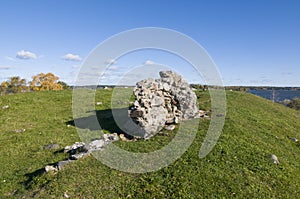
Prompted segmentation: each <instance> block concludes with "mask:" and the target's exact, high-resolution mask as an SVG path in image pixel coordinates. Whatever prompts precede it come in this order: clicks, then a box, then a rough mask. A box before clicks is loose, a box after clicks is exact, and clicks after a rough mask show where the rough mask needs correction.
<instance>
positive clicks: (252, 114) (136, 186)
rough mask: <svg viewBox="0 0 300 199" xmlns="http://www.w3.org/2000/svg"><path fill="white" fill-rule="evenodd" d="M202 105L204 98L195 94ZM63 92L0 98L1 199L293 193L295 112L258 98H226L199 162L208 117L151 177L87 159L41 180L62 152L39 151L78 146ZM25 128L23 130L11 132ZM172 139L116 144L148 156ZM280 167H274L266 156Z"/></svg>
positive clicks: (299, 121)
mask: <svg viewBox="0 0 300 199" xmlns="http://www.w3.org/2000/svg"><path fill="white" fill-rule="evenodd" d="M110 94H111V91H109V90H101V93H100V91H99V92H98V94H97V96H96V98H97V99H96V100H97V101H102V102H104V103H103V105H101V106H98V109H107V108H109V100H108V99H109V97H110ZM199 95H200V99H199V103H200V106H201V107H202V108H209V95H208V94H207V93H200V94H199ZM71 97H72V93H71V92H70V91H60V92H40V93H24V94H18V95H11V96H4V97H1V98H0V106H1V107H2V106H4V105H9V106H10V108H9V109H0V154H1V158H0V198H5V197H17V198H19V197H21V196H24V197H25V198H32V197H35V198H51V197H53V198H62V197H63V193H65V192H67V193H68V195H70V196H71V197H72V198H73V197H75V198H79V197H84V198H93V197H94V198H96V197H97V198H118V197H120V198H126V197H127V198H206V197H210V198H211V197H216V198H223V197H224V198H230V197H234V196H235V197H238V198H253V197H255V198H257V197H260V198H262V197H263V198H270V197H274V198H297V197H298V196H299V194H300V191H299V190H300V185H299V182H300V164H299V162H300V156H299V150H300V147H299V146H298V145H297V144H296V143H295V142H292V141H291V140H289V139H288V136H291V137H297V138H298V139H299V138H300V132H299V129H300V112H299V111H295V110H292V109H289V108H286V107H284V106H282V105H279V104H273V103H272V102H271V101H268V100H264V99H262V98H260V97H257V96H254V95H250V94H246V93H240V92H228V93H227V103H228V104H227V106H228V107H227V108H228V109H227V110H228V113H227V116H226V123H225V127H224V129H223V132H222V135H221V137H220V139H219V141H218V143H217V145H216V146H215V148H214V150H213V151H212V152H211V153H210V154H209V155H208V156H207V157H205V158H204V159H199V158H198V152H199V148H200V146H201V143H202V141H203V139H204V137H205V134H206V130H207V128H208V125H209V120H205V119H202V120H201V126H200V128H199V131H198V134H197V137H196V139H195V140H194V142H193V144H192V145H191V147H190V148H189V150H188V151H187V152H186V153H185V154H184V155H183V156H182V157H181V158H180V159H178V160H177V161H176V162H174V163H173V164H171V165H169V166H168V167H166V168H163V169H161V170H159V171H157V172H151V173H145V174H129V173H123V172H120V171H117V170H113V169H110V168H108V167H107V166H105V165H103V164H102V163H101V162H99V161H97V160H96V159H94V158H93V157H87V158H85V159H83V160H79V161H77V162H76V163H73V164H71V165H68V166H67V167H66V168H65V169H64V170H63V171H61V172H59V173H58V174H51V173H49V174H46V175H41V172H40V171H39V169H40V168H42V167H44V166H45V165H47V164H49V163H54V162H57V161H59V160H62V159H64V158H65V157H66V156H65V154H63V153H55V151H51V150H44V149H43V146H44V145H46V144H49V143H58V144H60V146H61V147H64V146H65V145H68V144H72V143H73V142H75V141H79V138H78V135H77V132H76V129H75V128H74V127H69V128H67V127H66V122H67V121H70V120H72V110H71ZM22 128H25V129H26V131H25V132H24V133H15V132H14V130H17V129H22ZM172 137H173V135H158V136H156V137H154V138H153V139H151V140H150V141H147V142H144V141H139V142H135V143H127V142H117V143H116V144H117V145H119V146H120V147H122V148H124V149H126V150H130V151H140V152H141V151H143V152H144V151H151V150H155V149H158V148H159V147H160V146H162V145H164V144H166V143H168V142H169V141H170V140H171V139H172ZM271 153H273V154H276V155H277V157H278V158H279V161H280V162H281V164H280V165H275V164H273V163H272V162H271V161H270V154H271Z"/></svg>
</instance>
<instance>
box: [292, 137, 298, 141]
mask: <svg viewBox="0 0 300 199" xmlns="http://www.w3.org/2000/svg"><path fill="white" fill-rule="evenodd" d="M290 140H292V141H293V142H298V139H297V138H294V137H290Z"/></svg>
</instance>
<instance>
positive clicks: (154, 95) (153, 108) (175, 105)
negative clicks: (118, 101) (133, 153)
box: [125, 71, 199, 139]
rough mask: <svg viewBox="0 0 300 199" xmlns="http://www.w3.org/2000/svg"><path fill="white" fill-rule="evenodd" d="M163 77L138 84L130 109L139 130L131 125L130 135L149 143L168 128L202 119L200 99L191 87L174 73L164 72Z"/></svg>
mask: <svg viewBox="0 0 300 199" xmlns="http://www.w3.org/2000/svg"><path fill="white" fill-rule="evenodd" d="M159 75H160V78H159V79H146V80H142V81H140V82H137V83H136V87H135V88H134V91H133V93H134V96H135V101H134V103H133V105H132V106H131V107H130V109H129V116H130V118H131V119H132V121H133V122H134V124H135V125H136V127H132V124H131V128H130V127H128V125H127V127H125V129H126V131H127V133H129V134H130V133H131V132H132V131H134V135H135V136H136V135H139V136H140V137H143V138H145V139H148V138H150V137H152V136H153V135H155V134H156V133H158V132H159V131H160V130H161V129H162V128H164V127H166V126H167V125H172V124H177V123H180V122H181V121H182V120H187V119H192V118H198V117H199V109H198V105H197V97H196V94H195V93H194V92H193V91H192V89H191V88H190V86H189V84H188V83H187V82H186V81H185V80H184V79H183V78H182V77H181V76H180V75H178V74H176V73H175V72H172V71H161V72H159Z"/></svg>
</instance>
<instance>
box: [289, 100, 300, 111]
mask: <svg viewBox="0 0 300 199" xmlns="http://www.w3.org/2000/svg"><path fill="white" fill-rule="evenodd" d="M287 106H288V107H290V108H293V109H296V110H300V98H297V97H295V98H293V100H290V101H288V103H287Z"/></svg>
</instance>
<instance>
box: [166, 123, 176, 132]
mask: <svg viewBox="0 0 300 199" xmlns="http://www.w3.org/2000/svg"><path fill="white" fill-rule="evenodd" d="M165 129H166V130H168V131H173V130H174V129H175V125H173V124H171V125H168V126H165Z"/></svg>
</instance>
